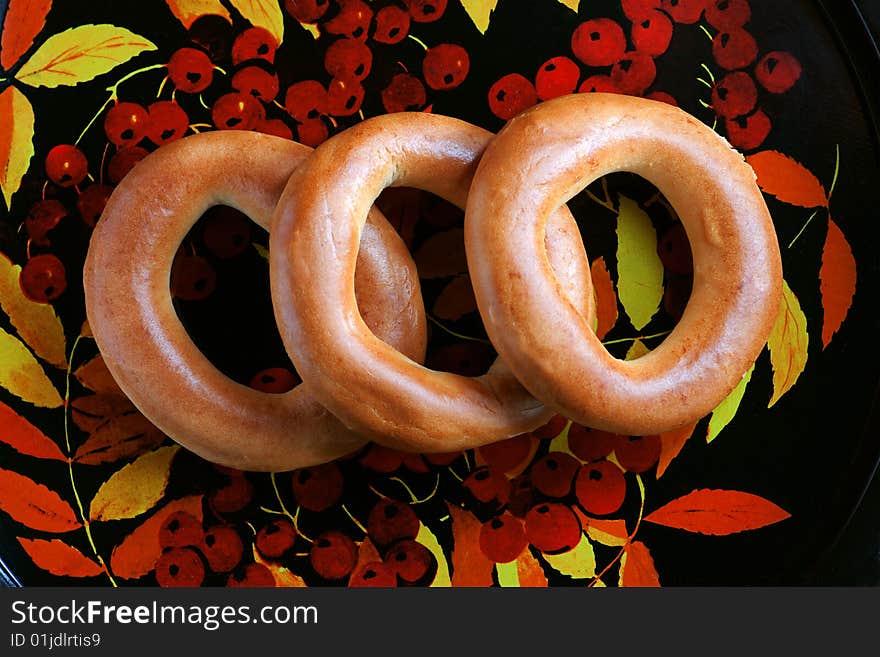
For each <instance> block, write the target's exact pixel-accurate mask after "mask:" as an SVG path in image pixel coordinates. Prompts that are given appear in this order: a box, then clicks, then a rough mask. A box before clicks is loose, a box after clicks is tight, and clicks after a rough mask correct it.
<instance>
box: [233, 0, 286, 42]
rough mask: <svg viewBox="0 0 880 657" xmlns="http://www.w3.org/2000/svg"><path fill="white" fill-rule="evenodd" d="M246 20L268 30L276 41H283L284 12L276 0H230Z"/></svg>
mask: <svg viewBox="0 0 880 657" xmlns="http://www.w3.org/2000/svg"><path fill="white" fill-rule="evenodd" d="M230 4H232V6H233V7H235V8H236V9H238V11H239V12H240V13H241V15H242V16H243V17H244V19H245V20H246V21H248V22H249V23H250V24H251V25H253V26H254V27H262V28H265V29H266V30H268V31H269V33H271V34H272V36H274V37H275V40H276V41H277V42H278V43H281V42H282V41H284V14H282V13H281V5H280V4H279V2H278V0H230Z"/></svg>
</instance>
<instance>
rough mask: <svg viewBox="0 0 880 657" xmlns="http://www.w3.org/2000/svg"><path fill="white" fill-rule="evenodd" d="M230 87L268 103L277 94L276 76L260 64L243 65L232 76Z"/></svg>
mask: <svg viewBox="0 0 880 657" xmlns="http://www.w3.org/2000/svg"><path fill="white" fill-rule="evenodd" d="M232 88H233V89H235V90H236V91H240V92H241V93H243V94H248V95H249V96H253V97H254V98H256V99H257V100H262V101H263V102H264V103H270V102H272V101H273V100H275V96H277V95H278V76H277V75H276V74H275V73H271V72H269V71H267V70H266V69H264V68H262V67H260V66H245V67H244V68H243V69H241V70H239V71H236V73H235V75H233V76H232Z"/></svg>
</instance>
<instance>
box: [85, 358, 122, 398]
mask: <svg viewBox="0 0 880 657" xmlns="http://www.w3.org/2000/svg"><path fill="white" fill-rule="evenodd" d="M73 376H74V377H76V380H77V381H79V382H80V383H81V384H83V385H84V386H85V387H86V388H88V389H89V390H94V391H95V392H103V393H107V394H111V395H116V396H118V397H124V396H125V393H123V392H122V389H121V388H120V387H119V385H118V384H117V383H116V380H115V379H114V378H113V375H112V374H110V370H108V369H107V365H106V364H105V363H104V358H103V356H101V354H98V355H97V356H95V357H94V358H92V359H91V360H90V361H88V362H87V363H85V364H84V365H81V366H80V367H78V368H77V369H76V371H75V372H74V373H73Z"/></svg>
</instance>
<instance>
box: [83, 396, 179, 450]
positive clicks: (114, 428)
mask: <svg viewBox="0 0 880 657" xmlns="http://www.w3.org/2000/svg"><path fill="white" fill-rule="evenodd" d="M92 397H100V395H92V396H91V397H86V398H84V399H91V398H92ZM79 401H80V400H77V402H79ZM84 417H85V416H80V418H81V419H80V421H79V422H77V425H78V426H82V425H81V422H82V421H83V420H82V419H83V418H84ZM164 441H165V434H163V433H162V432H161V431H159V429H157V428H156V427H155V426H153V424H151V423H150V421H149V420H148V419H147V418H145V417H144V416H143V415H141V414H140V413H138V412H132V413H125V414H123V415H117V416H116V417H111V418H110V419H109V420H106V421H105V422H102V423H100V424H99V425H98V426H97V427H96V428H95V429H94V431H93V432H92V434H91V435H90V436H89V437H88V439H87V440H86V442H84V443H83V444H82V445H80V446H79V448H78V449H77V450H76V454H74V457H73V459H74V461H76V462H77V463H82V464H84V465H98V464H100V463H111V462H113V461H119V460H121V459H124V458H131V457H132V456H139V455H141V454H143V453H145V452H148V451H150V450H151V449H153V448H155V447H158V446H159V445H161V444H162V443H163V442H164Z"/></svg>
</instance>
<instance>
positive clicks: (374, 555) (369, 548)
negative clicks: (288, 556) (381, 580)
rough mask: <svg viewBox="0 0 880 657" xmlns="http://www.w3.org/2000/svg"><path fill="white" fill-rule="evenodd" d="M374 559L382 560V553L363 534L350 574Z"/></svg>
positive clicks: (374, 560)
mask: <svg viewBox="0 0 880 657" xmlns="http://www.w3.org/2000/svg"><path fill="white" fill-rule="evenodd" d="M254 553H255V554H257V552H256V548H255V549H254ZM376 561H382V555H381V554H379V550H378V549H377V548H376V546H375V545H374V544H373V541H371V540H370V537H369V536H365V537H364V540H363V541H361V544H360V546H359V547H358V552H357V561H356V562H355V564H354V568H352V569H351V574H352V575H354V574H355V573H356V572H358V571H359V570H360V569H361V568H362V567H363V566H366V565H367V564H368V563H374V562H376Z"/></svg>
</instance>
